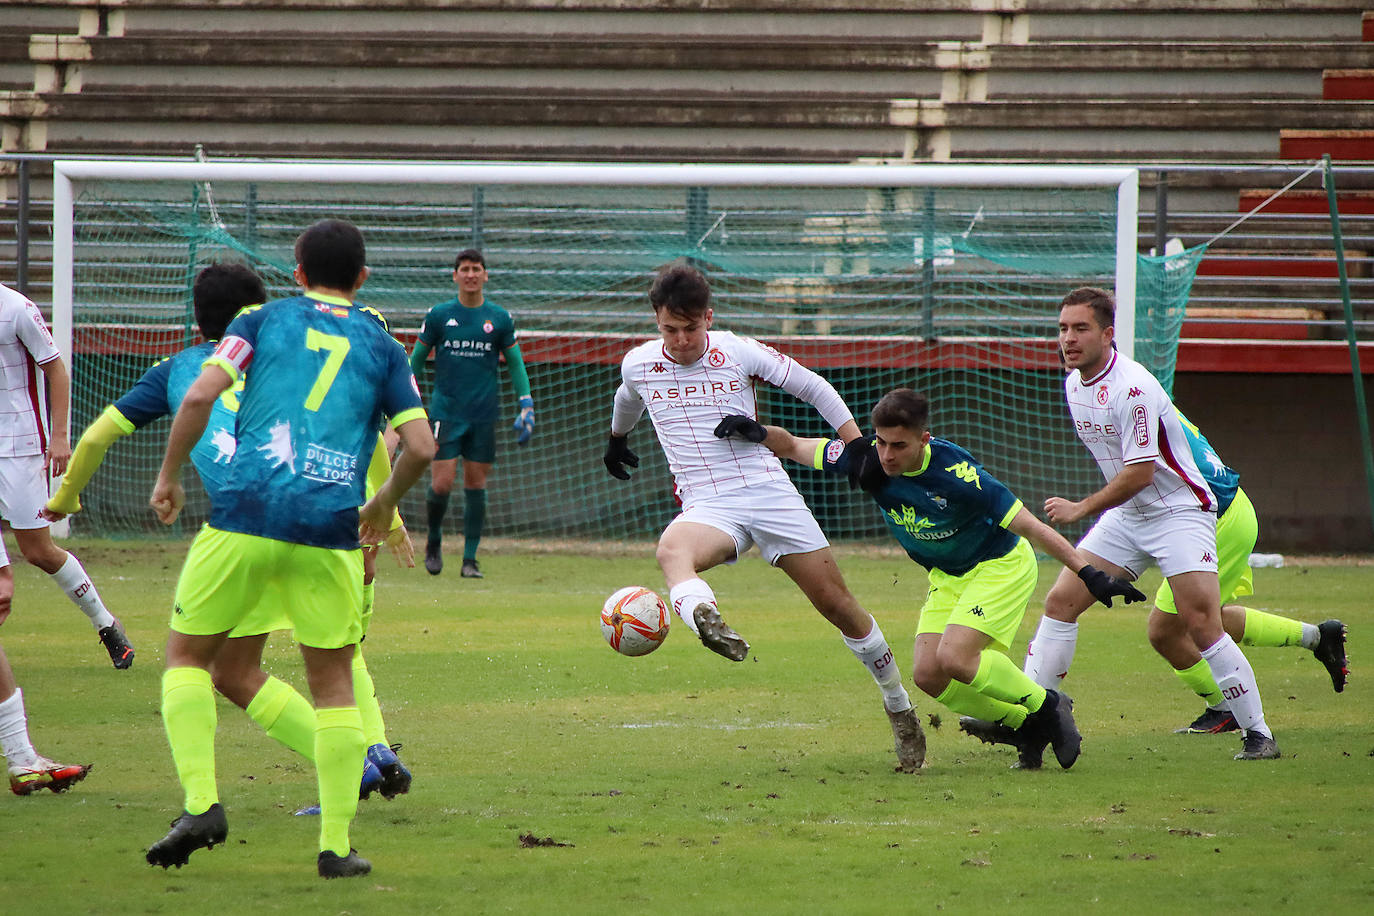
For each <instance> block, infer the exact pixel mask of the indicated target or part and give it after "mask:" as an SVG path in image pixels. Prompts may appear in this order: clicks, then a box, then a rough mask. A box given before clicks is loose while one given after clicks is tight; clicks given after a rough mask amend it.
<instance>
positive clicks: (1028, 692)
mask: <svg viewBox="0 0 1374 916" xmlns="http://www.w3.org/2000/svg"><path fill="white" fill-rule="evenodd" d="M969 686H970V687H972V688H973V689H974V690H976V691H978V692H979V693H981V694H983V695H984V696H989V697H992V698H993V699H994V700H1001V701H1002V702H1004V703H1012V704H1014V705H1016V706H1024V707H1026V709H1028V710H1030V711H1031V712H1035V711H1036V710H1037V709H1039V708H1040V704H1042V703H1044V702H1045V688H1044V687H1041V686H1040V685H1039V684H1037V683H1035V681H1033V680H1031V679H1030V677H1028V676H1027V675H1026V672H1024V671H1022V670H1021V669H1020V668H1018V667H1016V664H1015V663H1014V662H1013V661H1012V660H1011V659H1009V658H1007V657H1006V656H1005V655H1003V654H1002V653H1001V652H997V651H995V650H991V649H985V650H984V651H983V653H982V656H981V658H980V659H979V661H978V673H977V674H975V675H974V676H973V680H972V681H971V682H969Z"/></svg>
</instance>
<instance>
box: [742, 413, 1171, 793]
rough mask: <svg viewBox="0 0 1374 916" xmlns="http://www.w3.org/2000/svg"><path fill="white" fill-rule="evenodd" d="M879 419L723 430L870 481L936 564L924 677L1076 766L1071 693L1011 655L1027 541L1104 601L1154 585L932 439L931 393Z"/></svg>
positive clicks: (930, 691)
mask: <svg viewBox="0 0 1374 916" xmlns="http://www.w3.org/2000/svg"><path fill="white" fill-rule="evenodd" d="M871 419H872V422H873V427H874V430H875V432H876V435H875V436H873V437H871V438H860V439H856V440H854V441H853V442H851V443H849V445H847V446H846V445H845V443H843V442H841V441H840V440H838V439H802V438H798V437H796V436H793V435H792V434H791V433H789V432H788V431H787V430H785V429H782V428H781V427H777V426H767V427H765V426H762V425H761V424H759V423H758V422H757V421H755V420H752V419H750V418H748V417H741V416H731V417H726V418H725V420H723V421H722V422H721V424H720V426H719V427H718V428H717V430H716V435H718V436H722V437H724V436H730V435H737V436H740V437H742V438H747V439H750V440H752V441H756V442H758V441H762V442H763V444H764V445H766V446H767V447H768V448H770V449H772V450H773V451H774V452H775V453H776V454H777V455H779V456H781V457H784V458H790V459H792V460H793V461H797V462H800V463H803V464H808V465H811V466H812V467H815V468H817V469H818V470H824V471H829V472H831V473H835V474H842V475H845V476H847V477H849V478H850V480H851V482H853V483H855V484H856V485H862V486H863V487H864V489H865V491H866V492H868V494H869V495H870V496H872V498H873V500H874V502H876V503H877V504H878V508H880V509H881V510H882V512H883V520H884V521H885V522H886V523H887V527H888V530H889V531H891V532H892V534H893V536H894V537H895V538H896V539H897V541H898V543H900V544H901V545H902V547H903V549H905V550H906V552H907V555H908V556H909V557H911V559H913V560H915V561H916V562H917V563H919V564H921V565H922V566H924V567H925V568H926V569H927V570H928V571H929V580H930V588H929V591H928V593H927V595H926V601H925V605H924V606H923V607H922V609H921V616H920V620H919V622H918V624H917V629H916V650H915V659H914V662H913V674H914V680H915V683H916V686H917V687H920V688H921V690H922V691H923V692H925V693H926V694H927V695H929V696H931V697H934V698H935V699H936V700H937V701H939V702H940V703H943V704H944V705H945V706H947V707H949V708H950V709H952V710H954V711H955V712H958V713H962V714H964V715H967V716H975V717H977V718H980V719H988V720H990V721H994V722H997V723H999V724H1001V725H1002V726H1004V727H1005V728H1007V729H1008V730H1009V731H1010V732H1011V733H1013V734H1014V735H1015V741H1016V744H1017V746H1018V748H1020V750H1021V764H1022V766H1024V767H1026V768H1034V767H1038V766H1039V765H1040V760H1041V756H1042V754H1043V752H1044V748H1045V746H1046V745H1047V744H1051V745H1053V747H1054V752H1055V757H1056V759H1057V760H1058V761H1059V764H1060V766H1062V767H1064V768H1065V769H1067V768H1068V767H1070V766H1072V765H1073V763H1074V761H1075V760H1077V758H1078V754H1079V749H1080V745H1081V740H1082V739H1081V737H1080V736H1079V734H1078V729H1077V727H1076V726H1075V724H1074V721H1073V714H1072V708H1073V702H1072V700H1070V699H1069V698H1068V697H1067V696H1062V695H1061V694H1059V693H1057V692H1056V691H1054V690H1046V689H1044V688H1042V687H1039V686H1037V685H1036V684H1035V683H1034V682H1033V681H1032V680H1031V679H1030V678H1029V677H1027V676H1026V675H1025V674H1024V673H1023V672H1021V670H1020V669H1018V668H1017V667H1016V665H1015V664H1014V663H1013V662H1012V661H1011V659H1009V658H1008V657H1007V656H1006V654H1005V653H1006V650H1007V649H1008V648H1010V644H1011V641H1012V640H1013V639H1014V638H1015V636H1016V631H1017V629H1018V628H1019V627H1020V625H1021V619H1022V617H1023V616H1024V615H1025V612H1026V604H1027V602H1029V601H1030V597H1031V593H1032V592H1033V591H1034V589H1035V581H1036V566H1035V554H1034V552H1033V551H1032V550H1031V549H1030V546H1029V544H1027V543H1026V539H1029V540H1031V541H1033V542H1034V543H1035V544H1036V545H1037V546H1039V547H1040V548H1041V549H1042V550H1044V551H1045V552H1046V553H1048V554H1050V555H1051V556H1053V557H1054V558H1055V559H1057V560H1059V561H1060V562H1061V563H1063V564H1064V565H1065V566H1066V567H1068V568H1069V569H1071V570H1074V571H1076V572H1078V574H1079V576H1080V578H1082V579H1083V581H1084V582H1085V583H1086V584H1087V585H1088V587H1089V588H1090V589H1091V590H1092V592H1093V594H1094V595H1096V596H1097V598H1098V599H1099V600H1101V601H1102V602H1103V603H1105V604H1108V605H1110V604H1111V599H1112V598H1113V597H1114V596H1118V595H1120V596H1124V597H1125V599H1126V600H1127V601H1128V602H1129V601H1144V600H1145V596H1144V594H1142V593H1141V592H1139V591H1137V590H1136V589H1135V588H1134V587H1133V586H1132V585H1130V584H1129V583H1127V582H1122V581H1120V580H1118V579H1115V578H1113V577H1111V576H1108V575H1106V574H1105V573H1103V572H1101V571H1100V570H1097V569H1094V568H1093V567H1092V566H1090V565H1089V564H1088V562H1087V560H1086V559H1085V558H1084V557H1083V556H1082V555H1081V554H1079V553H1078V551H1077V550H1075V549H1074V546H1073V545H1072V544H1070V543H1069V542H1068V541H1066V540H1065V539H1064V538H1063V537H1062V536H1061V535H1059V534H1058V533H1057V532H1055V531H1054V530H1053V529H1051V528H1050V527H1049V526H1048V525H1046V524H1045V523H1044V522H1041V521H1040V520H1039V519H1037V518H1036V517H1035V516H1034V515H1032V514H1031V513H1030V512H1029V511H1028V510H1027V509H1026V508H1025V507H1024V506H1023V505H1022V504H1021V501H1020V500H1019V499H1017V498H1016V497H1015V496H1014V495H1013V494H1012V493H1011V491H1010V490H1008V489H1007V488H1006V487H1005V486H1003V485H1002V483H1001V482H1000V481H998V480H997V479H996V478H995V477H993V476H992V475H991V474H989V473H988V472H987V471H985V470H984V469H983V468H982V466H981V465H979V464H978V462H977V460H976V459H974V457H973V456H972V455H970V454H969V453H968V452H966V451H964V450H963V449H962V448H960V447H959V446H957V445H955V444H954V443H952V442H948V441H946V440H944V439H937V438H933V437H932V436H931V435H930V431H929V404H928V402H927V400H926V398H925V396H924V395H922V394H920V393H918V392H916V391H913V390H911V389H910V388H898V389H896V390H894V391H890V392H888V393H887V394H886V395H884V396H883V397H882V399H881V400H879V401H878V403H877V404H876V405H875V406H874V408H873V413H872V417H871ZM994 650H998V651H994Z"/></svg>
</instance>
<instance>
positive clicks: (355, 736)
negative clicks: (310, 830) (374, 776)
mask: <svg viewBox="0 0 1374 916" xmlns="http://www.w3.org/2000/svg"><path fill="white" fill-rule="evenodd" d="M365 750H366V745H364V744H363V726H362V720H361V719H360V718H359V717H358V707H356V706H329V707H326V708H324V709H317V710H315V776H316V779H317V780H318V782H319V788H320V851H321V852H326V851H328V852H333V853H335V854H336V855H340V856H346V855H348V849H349V845H348V825H349V824H351V823H352V822H353V816H354V815H355V814H357V813H358V784H359V783H360V782H362V779H363V752H364V751H365Z"/></svg>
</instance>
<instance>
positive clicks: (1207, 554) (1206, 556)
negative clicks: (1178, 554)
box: [1202, 550, 1217, 563]
mask: <svg viewBox="0 0 1374 916" xmlns="http://www.w3.org/2000/svg"><path fill="white" fill-rule="evenodd" d="M1216 561H1217V559H1216V557H1214V556H1212V551H1210V550H1204V551H1203V552H1202V562H1204V563H1215V562H1216Z"/></svg>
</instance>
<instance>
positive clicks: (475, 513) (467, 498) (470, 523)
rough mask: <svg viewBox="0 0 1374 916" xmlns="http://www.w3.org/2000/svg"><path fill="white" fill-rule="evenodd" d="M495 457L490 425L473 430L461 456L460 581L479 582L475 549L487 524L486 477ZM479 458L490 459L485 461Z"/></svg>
mask: <svg viewBox="0 0 1374 916" xmlns="http://www.w3.org/2000/svg"><path fill="white" fill-rule="evenodd" d="M495 454H496V432H495V425H494V424H484V425H482V426H475V427H473V428H472V429H471V430H470V431H469V434H468V437H467V444H466V445H465V447H464V453H463V569H462V577H463V578H464V579H480V578H482V571H481V570H480V569H479V568H478V565H477V545H478V544H480V543H481V542H482V529H483V528H485V527H486V524H487V476H488V475H489V474H491V465H492V459H493V458H494V457H495ZM479 456H491V457H488V458H485V460H483V459H481V458H479Z"/></svg>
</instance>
